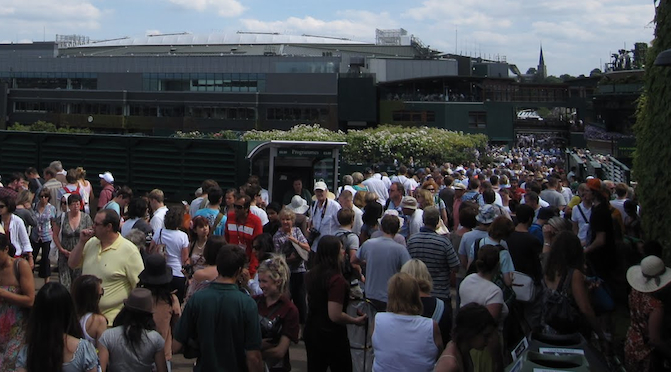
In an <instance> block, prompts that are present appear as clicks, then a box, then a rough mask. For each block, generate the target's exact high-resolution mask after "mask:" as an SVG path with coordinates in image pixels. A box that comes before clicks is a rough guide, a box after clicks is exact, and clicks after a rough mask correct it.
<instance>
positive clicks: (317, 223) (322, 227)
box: [309, 199, 340, 252]
mask: <svg viewBox="0 0 671 372" xmlns="http://www.w3.org/2000/svg"><path fill="white" fill-rule="evenodd" d="M324 203H325V204H326V207H325V208H326V209H325V210H324V205H322V206H321V207H319V206H318V204H319V202H318V201H315V203H314V205H313V206H311V207H310V209H309V210H310V219H311V221H312V227H313V228H315V229H317V230H319V232H320V233H321V235H319V237H318V238H317V239H315V241H314V242H312V250H313V251H315V252H316V251H317V245H318V244H319V240H320V239H321V237H322V236H324V235H333V234H335V232H336V230H338V228H339V227H340V223H338V211H339V210H340V204H338V202H337V201H335V200H329V199H327V200H326V201H324ZM322 216H323V218H322Z"/></svg>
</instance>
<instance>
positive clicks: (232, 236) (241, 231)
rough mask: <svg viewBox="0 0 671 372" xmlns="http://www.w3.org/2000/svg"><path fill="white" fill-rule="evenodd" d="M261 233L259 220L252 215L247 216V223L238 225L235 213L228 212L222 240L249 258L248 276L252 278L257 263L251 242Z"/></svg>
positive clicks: (261, 227) (257, 265)
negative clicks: (234, 246)
mask: <svg viewBox="0 0 671 372" xmlns="http://www.w3.org/2000/svg"><path fill="white" fill-rule="evenodd" d="M262 233H263V224H262V223H261V219H260V218H259V217H257V216H256V215H255V214H253V213H249V214H248V215H247V221H246V222H245V223H244V224H238V221H237V219H236V217H235V212H234V211H232V212H229V213H228V217H227V219H226V227H225V228H224V238H226V241H227V242H228V244H233V245H238V246H240V248H243V249H244V250H245V252H246V253H247V258H249V275H251V276H252V277H254V274H256V268H257V267H259V261H258V259H257V258H256V256H255V255H254V252H252V240H254V238H255V237H256V236H257V235H260V234H262Z"/></svg>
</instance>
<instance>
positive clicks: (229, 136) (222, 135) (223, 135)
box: [171, 130, 240, 140]
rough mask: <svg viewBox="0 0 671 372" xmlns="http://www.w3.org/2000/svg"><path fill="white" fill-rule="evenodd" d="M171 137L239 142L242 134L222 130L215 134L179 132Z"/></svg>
mask: <svg viewBox="0 0 671 372" xmlns="http://www.w3.org/2000/svg"><path fill="white" fill-rule="evenodd" d="M171 137H174V138H212V139H225V140H239V139H240V132H236V131H233V130H221V131H219V132H214V133H202V132H200V131H197V130H196V131H193V132H182V131H177V132H175V133H173V134H172V136H171Z"/></svg>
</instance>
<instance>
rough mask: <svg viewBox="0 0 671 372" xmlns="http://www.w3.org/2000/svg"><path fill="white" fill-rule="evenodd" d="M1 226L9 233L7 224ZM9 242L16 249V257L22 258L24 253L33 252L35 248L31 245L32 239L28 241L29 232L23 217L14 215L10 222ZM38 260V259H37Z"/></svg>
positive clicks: (0, 224)
mask: <svg viewBox="0 0 671 372" xmlns="http://www.w3.org/2000/svg"><path fill="white" fill-rule="evenodd" d="M0 226H2V228H3V229H4V230H5V233H6V232H7V226H5V223H4V222H2V223H0ZM9 241H10V243H12V245H14V248H16V253H15V254H14V256H21V255H22V254H24V253H28V252H32V251H33V246H32V245H30V239H28V232H27V231H26V225H24V224H23V220H22V219H21V217H19V216H17V215H15V214H12V215H11V216H10V221H9ZM35 258H36V257H35Z"/></svg>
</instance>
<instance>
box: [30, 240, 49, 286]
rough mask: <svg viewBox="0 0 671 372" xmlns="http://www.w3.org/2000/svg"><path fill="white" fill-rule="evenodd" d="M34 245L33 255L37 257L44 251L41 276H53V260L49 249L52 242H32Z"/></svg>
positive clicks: (39, 273)
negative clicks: (50, 258) (50, 259)
mask: <svg viewBox="0 0 671 372" xmlns="http://www.w3.org/2000/svg"><path fill="white" fill-rule="evenodd" d="M31 244H32V245H33V257H34V258H35V259H37V255H38V254H39V253H40V250H41V251H42V257H41V258H40V270H39V271H38V274H37V275H38V276H39V277H40V278H48V277H50V276H51V261H49V251H50V248H49V247H50V245H51V242H31Z"/></svg>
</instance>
